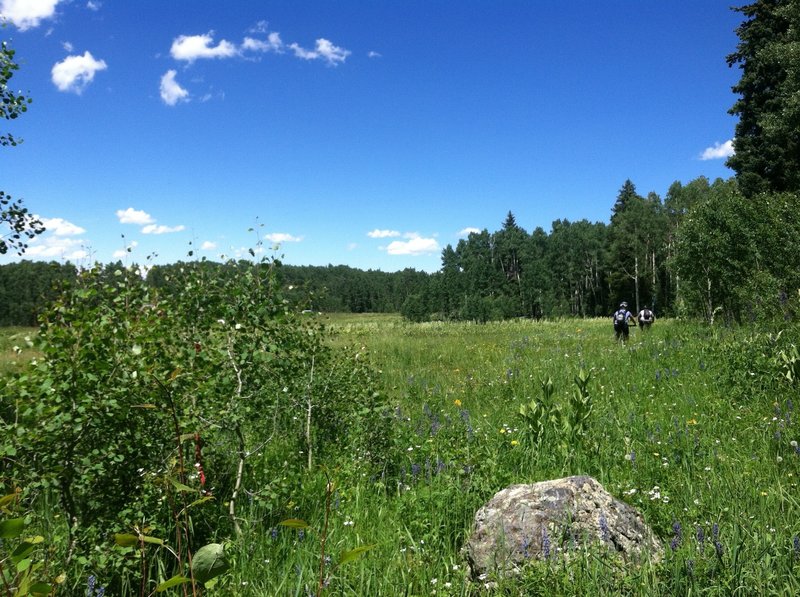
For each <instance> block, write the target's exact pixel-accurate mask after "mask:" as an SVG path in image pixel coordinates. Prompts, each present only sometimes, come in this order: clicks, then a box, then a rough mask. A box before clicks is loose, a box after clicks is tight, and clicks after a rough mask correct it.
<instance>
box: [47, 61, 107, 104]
mask: <svg viewBox="0 0 800 597" xmlns="http://www.w3.org/2000/svg"><path fill="white" fill-rule="evenodd" d="M107 68H108V66H107V65H106V63H105V60H95V58H94V56H92V54H91V52H88V51H87V52H84V53H83V56H67V57H66V58H64V60H62V61H61V62H56V63H55V64H54V65H53V70H52V71H51V74H52V79H53V84H54V85H55V86H56V87H58V90H59V91H72V92H73V93H77V94H78V95H80V94H81V93H82V92H83V90H84V89H86V87H87V85H89V83H91V82H92V80H93V79H94V74H95V73H96V72H97V71H101V70H105V69H107Z"/></svg>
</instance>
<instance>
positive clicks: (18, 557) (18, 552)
mask: <svg viewBox="0 0 800 597" xmlns="http://www.w3.org/2000/svg"><path fill="white" fill-rule="evenodd" d="M35 547H36V546H35V545H34V544H33V543H29V542H28V541H23V542H22V543H20V544H19V545H17V548H16V549H15V550H14V551H13V553H12V554H11V561H12V562H14V563H15V564H17V563H19V562H21V561H22V560H24V559H25V558H27V557H28V556H29V555H31V552H32V551H33V550H34V548H35Z"/></svg>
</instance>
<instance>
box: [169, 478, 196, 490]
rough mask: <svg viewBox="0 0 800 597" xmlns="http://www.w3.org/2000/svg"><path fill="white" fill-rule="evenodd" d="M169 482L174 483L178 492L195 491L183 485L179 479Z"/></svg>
mask: <svg viewBox="0 0 800 597" xmlns="http://www.w3.org/2000/svg"><path fill="white" fill-rule="evenodd" d="M169 482H170V483H172V486H173V487H174V488H175V489H177V490H178V491H191V492H194V491H195V490H194V489H192V488H191V487H189V486H188V485H184V484H183V483H181V482H180V481H178V480H177V479H170V480H169Z"/></svg>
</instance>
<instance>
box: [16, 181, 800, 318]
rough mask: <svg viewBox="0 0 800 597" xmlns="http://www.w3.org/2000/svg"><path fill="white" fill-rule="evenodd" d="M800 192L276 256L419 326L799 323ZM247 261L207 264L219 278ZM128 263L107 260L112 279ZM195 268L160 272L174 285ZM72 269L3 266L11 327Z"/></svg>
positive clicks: (667, 203) (317, 302) (702, 196)
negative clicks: (412, 256) (425, 248)
mask: <svg viewBox="0 0 800 597" xmlns="http://www.w3.org/2000/svg"><path fill="white" fill-rule="evenodd" d="M798 248H800V200H799V199H798V195H797V194H793V193H762V194H759V195H756V196H753V197H744V196H743V195H742V193H741V192H740V190H739V186H738V184H737V181H736V179H734V178H731V179H729V180H722V179H717V180H716V181H714V182H713V183H710V182H709V181H708V180H707V179H706V178H703V177H701V178H698V179H696V180H693V181H691V182H690V183H688V184H685V185H684V184H682V183H680V182H675V183H673V184H672V186H670V188H669V190H668V191H667V193H666V196H665V197H664V198H663V199H662V198H661V197H660V196H659V195H657V194H656V193H653V192H651V193H648V194H647V195H646V196H642V195H640V194H638V193H637V191H636V187H635V185H634V184H633V183H632V182H631V181H630V180H628V181H625V183H624V184H623V185H622V188H621V189H620V191H619V194H618V196H617V198H616V202H615V203H614V205H613V207H612V210H611V218H610V222H609V223H604V222H589V221H587V220H580V221H577V222H570V221H568V220H556V221H555V222H553V224H552V227H551V230H550V231H549V232H545V231H544V230H543V229H542V228H541V227H539V228H536V229H534V230H533V231H531V232H528V231H526V230H525V229H524V228H523V227H522V226H520V225H519V224H518V223H517V221H516V218H515V217H514V215H513V214H512V213H510V212H509V213H508V215H507V216H506V218H505V221H504V222H502V225H501V227H500V229H499V230H496V231H494V232H489V231H488V230H487V229H484V230H482V231H481V232H475V233H472V234H470V235H469V237H468V238H465V239H462V240H460V241H459V242H458V244H457V245H456V246H452V245H448V246H447V247H445V248H444V250H443V251H442V267H441V269H440V270H439V271H437V272H435V273H432V274H428V273H426V272H421V271H416V270H414V269H405V270H402V271H398V272H393V273H387V272H382V271H377V270H368V271H363V270H359V269H355V268H352V267H347V266H344V265H336V266H334V265H328V266H292V265H285V264H279V263H276V264H275V265H276V274H277V276H276V277H277V280H278V281H279V283H280V284H281V286H282V287H283V288H284V289H285V290H286V291H287V292H286V295H287V296H288V297H293V300H295V301H296V303H297V304H298V305H301V306H302V307H303V308H309V309H313V310H315V311H325V312H335V311H336V312H342V311H344V312H353V313H366V312H372V313H376V312H393V313H396V312H401V313H402V314H403V315H404V316H405V317H407V318H408V319H410V320H412V321H425V320H430V319H438V320H470V321H477V322H485V321H489V320H497V319H507V318H514V317H529V318H543V317H570V316H572V317H593V316H606V315H608V314H609V313H611V312H612V311H613V310H614V308H615V307H616V306H617V305H618V304H619V302H620V301H622V300H626V301H628V303H629V304H630V305H631V307H634V308H635V309H636V310H637V311H638V310H639V309H641V308H642V307H644V306H645V305H647V306H649V307H650V308H651V309H653V310H654V311H655V312H656V313H657V314H658V315H659V316H666V315H677V316H687V317H696V318H704V319H706V320H709V321H713V320H714V319H715V318H721V319H723V320H725V321H755V320H763V319H775V318H790V317H794V314H795V312H796V309H797V303H798V302H800V294H799V293H800V251H798ZM234 266H235V264H233V263H228V264H222V263H215V262H210V261H203V262H201V269H203V270H204V271H205V275H207V276H209V277H211V278H225V277H226V276H230V275H235V274H234V272H235V271H236V267H234ZM120 267H122V264H121V263H116V264H109V265H107V266H105V270H106V272H107V275H113V271H114V270H116V269H119V268H120ZM184 267H185V264H184V263H181V262H179V263H175V264H170V265H159V266H154V267H152V268H151V269H150V270H149V271H148V273H147V281H148V283H149V284H150V286H151V287H153V288H156V289H161V290H162V291H164V292H173V291H176V290H177V289H176V288H175V287H176V286H179V285H180V284H182V280H183V276H182V275H181V271H182V270H183V268H184ZM76 273H77V270H76V268H75V267H74V266H73V265H71V264H58V263H37V262H30V261H23V262H21V263H14V264H9V265H4V266H0V325H35V324H36V321H37V318H38V314H39V313H40V312H42V310H43V308H44V306H45V305H46V304H47V302H48V301H50V300H52V299H53V298H54V297H55V296H56V295H57V287H58V285H59V284H61V283H63V282H64V281H69V280H70V279H72V278H74V277H75V276H76Z"/></svg>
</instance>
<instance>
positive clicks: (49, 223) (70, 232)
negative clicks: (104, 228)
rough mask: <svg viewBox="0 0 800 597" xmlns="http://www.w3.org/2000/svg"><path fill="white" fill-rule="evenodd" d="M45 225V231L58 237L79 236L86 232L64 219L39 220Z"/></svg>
mask: <svg viewBox="0 0 800 597" xmlns="http://www.w3.org/2000/svg"><path fill="white" fill-rule="evenodd" d="M39 219H40V220H41V222H42V224H44V227H45V230H47V232H50V233H52V234H54V235H56V236H78V235H79V234H83V233H84V232H86V230H84V229H83V228H81V227H80V226H76V225H75V224H73V223H72V222H68V221H67V220H65V219H63V218H41V217H40V218H39Z"/></svg>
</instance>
